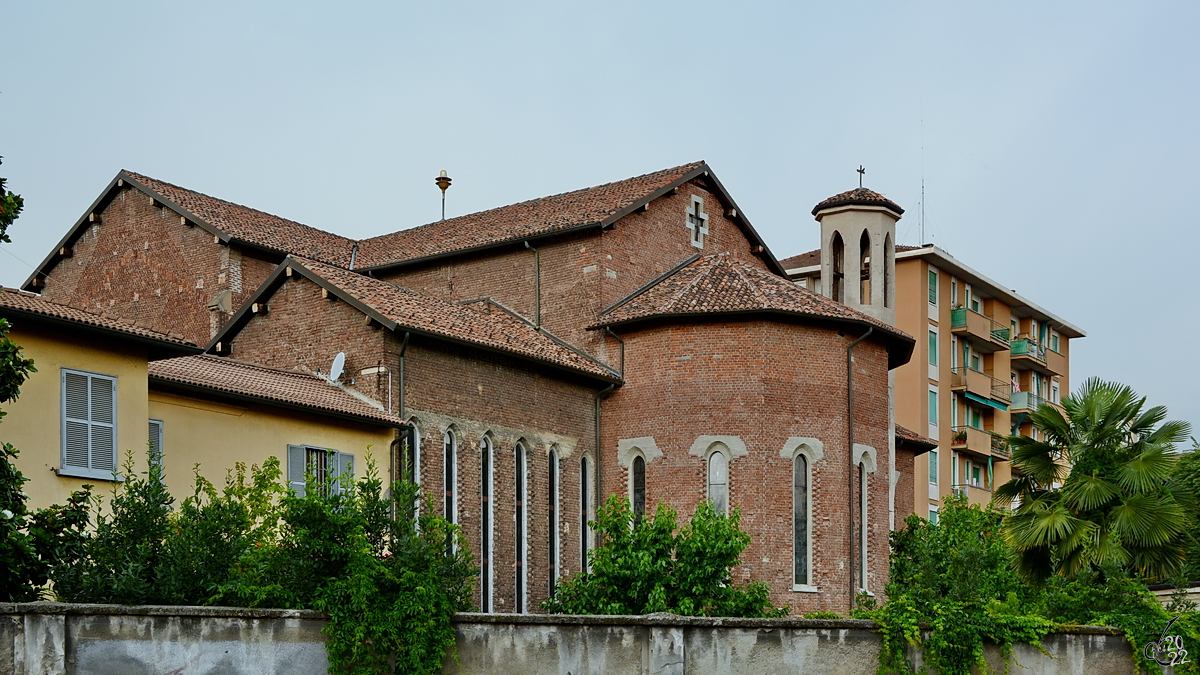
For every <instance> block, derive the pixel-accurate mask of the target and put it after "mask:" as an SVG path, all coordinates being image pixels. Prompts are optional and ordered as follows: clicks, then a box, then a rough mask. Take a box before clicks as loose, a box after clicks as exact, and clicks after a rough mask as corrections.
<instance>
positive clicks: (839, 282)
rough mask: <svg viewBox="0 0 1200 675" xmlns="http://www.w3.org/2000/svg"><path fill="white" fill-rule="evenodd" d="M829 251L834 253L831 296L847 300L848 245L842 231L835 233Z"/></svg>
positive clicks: (842, 300)
mask: <svg viewBox="0 0 1200 675" xmlns="http://www.w3.org/2000/svg"><path fill="white" fill-rule="evenodd" d="M829 251H830V253H831V254H832V255H833V261H832V264H833V278H832V279H830V280H829V293H830V296H829V297H831V298H833V299H834V300H837V301H838V302H845V301H846V290H845V280H846V268H845V264H846V245H845V244H843V243H842V234H841V233H840V232H834V233H833V241H832V242H831V243H830V245H829Z"/></svg>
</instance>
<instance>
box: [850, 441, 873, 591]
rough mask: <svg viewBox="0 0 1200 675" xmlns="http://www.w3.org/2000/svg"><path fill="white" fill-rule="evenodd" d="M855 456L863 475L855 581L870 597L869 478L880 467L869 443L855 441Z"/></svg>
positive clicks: (860, 490) (860, 492) (857, 466)
mask: <svg viewBox="0 0 1200 675" xmlns="http://www.w3.org/2000/svg"><path fill="white" fill-rule="evenodd" d="M853 457H854V467H855V470H856V471H858V472H859V475H860V477H861V478H860V480H859V498H858V507H857V508H858V530H859V532H858V549H859V570H858V579H856V580H855V582H856V583H859V584H860V586H859V589H858V590H859V591H860V592H864V593H866V594H867V595H868V596H870V597H875V594H874V593H872V592H871V590H870V588H869V587H868V581H869V580H870V575H869V573H868V571H867V567H868V565H867V564H868V563H869V562H870V550H871V549H870V546H868V544H869V540H870V537H869V536H868V532H867V529H868V525H869V524H870V520H869V519H868V518H867V514H868V513H869V509H870V505H871V499H870V490H868V489H867V485H868V479H869V478H870V477H871V476H872V475H874V473H875V471H876V469H877V468H878V465H877V464H876V452H875V448H873V447H871V446H869V445H863V444H860V443H855V444H854V453H853Z"/></svg>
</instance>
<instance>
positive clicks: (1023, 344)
mask: <svg viewBox="0 0 1200 675" xmlns="http://www.w3.org/2000/svg"><path fill="white" fill-rule="evenodd" d="M1010 347H1011V350H1012V355H1013V356H1027V357H1029V358H1031V359H1034V360H1035V361H1037V362H1039V363H1041V364H1042V365H1045V363H1046V348H1045V347H1043V346H1041V345H1040V344H1038V341H1037V340H1034V339H1032V338H1021V339H1019V340H1013V342H1012V344H1011V345H1010Z"/></svg>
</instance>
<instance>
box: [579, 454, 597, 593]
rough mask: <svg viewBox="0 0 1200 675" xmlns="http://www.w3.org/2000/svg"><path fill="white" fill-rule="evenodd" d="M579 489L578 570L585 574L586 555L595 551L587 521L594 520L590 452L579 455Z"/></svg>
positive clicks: (593, 466)
mask: <svg viewBox="0 0 1200 675" xmlns="http://www.w3.org/2000/svg"><path fill="white" fill-rule="evenodd" d="M579 487H580V490H579V500H580V504H579V506H580V509H579V519H580V521H581V522H580V527H579V548H580V556H581V557H580V560H579V569H580V570H581V571H582V572H584V573H586V572H588V571H590V570H591V564H590V563H589V562H588V557H589V555H588V554H590V553H591V552H592V551H593V550H595V532H594V531H593V530H592V527H591V525H588V521H591V520H595V518H594V517H593V516H594V515H595V500H596V494H595V493H596V460H595V459H594V458H593V457H592V453H590V452H584V453H581V454H580V455H579Z"/></svg>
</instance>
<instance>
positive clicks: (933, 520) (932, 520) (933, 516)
mask: <svg viewBox="0 0 1200 675" xmlns="http://www.w3.org/2000/svg"><path fill="white" fill-rule="evenodd" d="M937 521H938V512H937V508H936V507H933V506H931V507H929V524H930V525H937Z"/></svg>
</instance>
